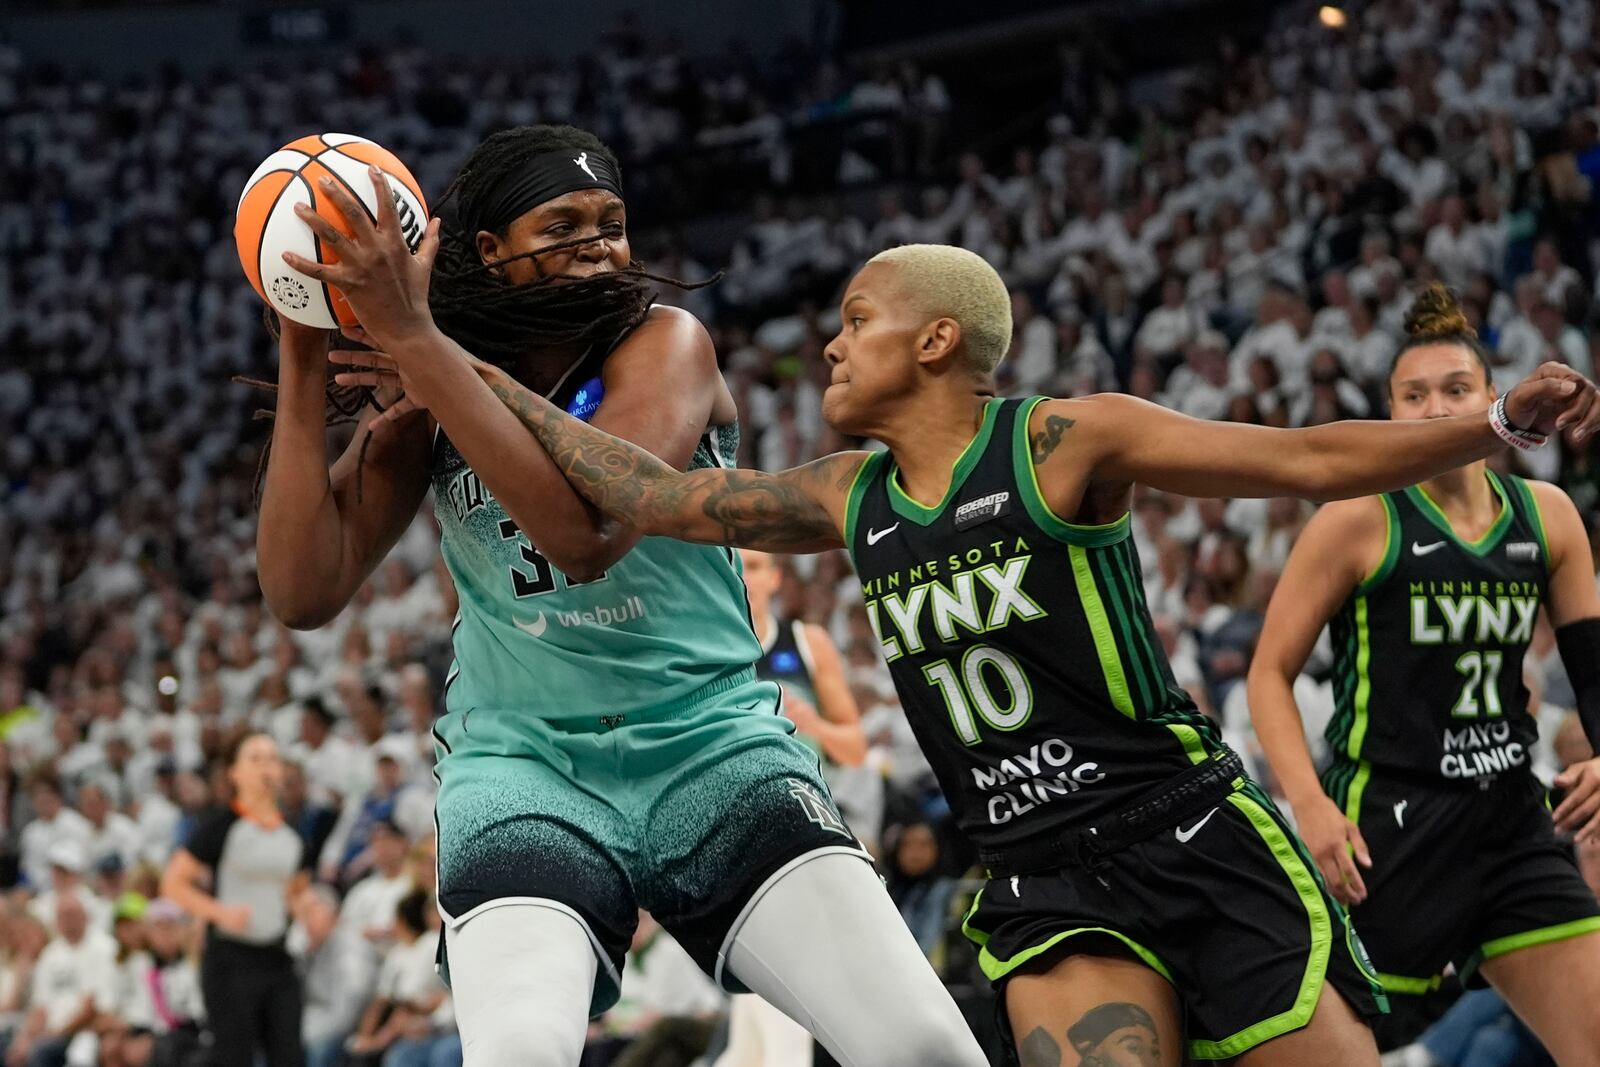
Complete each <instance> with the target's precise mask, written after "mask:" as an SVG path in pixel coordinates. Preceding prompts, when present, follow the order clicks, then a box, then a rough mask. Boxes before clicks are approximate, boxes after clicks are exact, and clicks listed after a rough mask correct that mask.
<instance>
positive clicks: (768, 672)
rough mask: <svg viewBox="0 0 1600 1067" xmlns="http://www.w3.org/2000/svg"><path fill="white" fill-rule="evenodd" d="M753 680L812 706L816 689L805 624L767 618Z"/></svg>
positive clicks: (796, 620) (797, 621)
mask: <svg viewBox="0 0 1600 1067" xmlns="http://www.w3.org/2000/svg"><path fill="white" fill-rule="evenodd" d="M756 677H757V678H760V679H761V680H762V681H764V682H777V683H778V684H779V685H781V686H784V687H785V688H787V689H789V690H791V691H792V692H794V693H795V694H797V695H798V696H800V697H803V698H804V699H805V700H806V701H808V702H809V703H810V704H811V705H812V706H813V707H815V706H816V703H817V687H816V683H815V682H813V681H812V680H811V646H810V645H809V644H808V643H807V641H806V624H805V623H803V622H801V621H800V620H799V619H792V620H787V621H784V622H779V621H778V620H777V619H776V618H770V617H769V618H768V620H767V639H766V641H765V642H764V643H763V644H762V646H761V658H760V659H758V660H756ZM818 710H819V711H820V710H821V709H818Z"/></svg>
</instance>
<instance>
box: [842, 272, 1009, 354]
mask: <svg viewBox="0 0 1600 1067" xmlns="http://www.w3.org/2000/svg"><path fill="white" fill-rule="evenodd" d="M867 262H868V263H890V264H893V265H894V268H895V271H896V274H897V276H898V278H899V280H900V282H901V284H902V285H904V286H905V291H906V296H907V298H909V299H910V301H911V302H912V305H913V306H914V307H915V308H916V309H917V310H918V311H919V312H924V313H926V314H927V315H928V317H929V318H943V317H946V316H948V317H949V318H952V319H955V320H956V322H957V323H958V324H960V326H961V348H962V351H963V353H964V355H965V356H966V359H967V363H968V364H969V365H970V366H971V367H972V368H973V369H974V370H977V371H980V372H982V373H984V374H988V373H990V372H992V371H993V370H994V369H995V367H997V366H999V365H1000V360H1001V359H1002V358H1004V357H1005V354H1006V351H1007V350H1008V349H1009V348H1010V347H1011V294H1010V293H1008V292H1007V291H1006V283H1005V282H1003V281H1001V280H1000V275H999V274H997V273H996V272H995V269H994V268H993V267H991V266H989V264H988V262H987V261H986V260H985V259H984V258H983V257H982V256H980V255H978V254H977V253H976V252H969V251H967V250H966V249H965V248H958V247H956V246H955V245H901V246H899V247H898V248H889V249H885V250H884V251H882V252H879V253H878V254H877V255H875V256H873V257H872V258H871V259H869V260H868V261H867Z"/></svg>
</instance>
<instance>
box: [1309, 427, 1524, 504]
mask: <svg viewBox="0 0 1600 1067" xmlns="http://www.w3.org/2000/svg"><path fill="white" fill-rule="evenodd" d="M1290 432H1291V433H1293V434H1295V435H1297V436H1299V437H1300V438H1301V439H1300V441H1299V442H1297V443H1298V444H1299V446H1300V447H1298V448H1296V449H1292V450H1288V451H1289V456H1288V460H1289V462H1291V463H1305V464H1308V465H1309V467H1308V469H1307V473H1308V475H1309V476H1310V477H1309V485H1308V488H1309V489H1310V490H1311V492H1310V494H1309V495H1310V496H1311V497H1312V498H1313V499H1315V500H1318V501H1327V500H1339V499H1342V498H1345V497H1356V496H1369V495H1371V494H1373V493H1387V492H1391V491H1393V490H1396V489H1403V488H1405V487H1406V486H1408V485H1415V484H1416V483H1418V482H1421V481H1425V480H1427V479H1428V478H1432V477H1434V476H1435V475H1438V474H1442V473H1444V472H1445V471H1448V470H1453V469H1455V468H1456V467H1460V466H1462V465H1464V464H1467V463H1472V462H1475V461H1477V460H1480V459H1483V458H1484V457H1485V456H1488V455H1490V454H1492V453H1494V452H1498V451H1499V450H1500V449H1502V448H1504V447H1505V445H1504V443H1503V442H1502V441H1501V440H1500V438H1499V437H1497V436H1496V435H1495V432H1494V430H1493V429H1492V428H1490V426H1489V422H1488V420H1487V419H1486V418H1484V416H1482V415H1457V416H1454V417H1451V418H1439V419H1412V420H1406V421H1402V422H1370V421H1348V422H1332V423H1328V424H1327V425H1324V426H1315V427H1312V428H1310V429H1305V430H1294V431H1290Z"/></svg>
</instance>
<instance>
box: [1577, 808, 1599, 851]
mask: <svg viewBox="0 0 1600 1067" xmlns="http://www.w3.org/2000/svg"><path fill="white" fill-rule="evenodd" d="M1574 836H1575V837H1576V838H1577V840H1578V843H1579V844H1590V845H1593V844H1600V811H1596V812H1595V814H1594V816H1593V817H1592V818H1590V820H1589V821H1588V822H1587V823H1585V824H1584V826H1583V829H1581V830H1579V831H1578V832H1577V834H1575V835H1574Z"/></svg>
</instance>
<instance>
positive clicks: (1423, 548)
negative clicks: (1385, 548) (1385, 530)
mask: <svg viewBox="0 0 1600 1067" xmlns="http://www.w3.org/2000/svg"><path fill="white" fill-rule="evenodd" d="M1443 547H1444V542H1443V541H1435V542H1434V543H1433V544H1431V545H1419V544H1417V543H1416V542H1415V541H1413V542H1411V554H1412V555H1413V556H1426V555H1427V554H1428V553H1429V552H1432V551H1433V550H1435V549H1438V548H1443Z"/></svg>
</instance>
